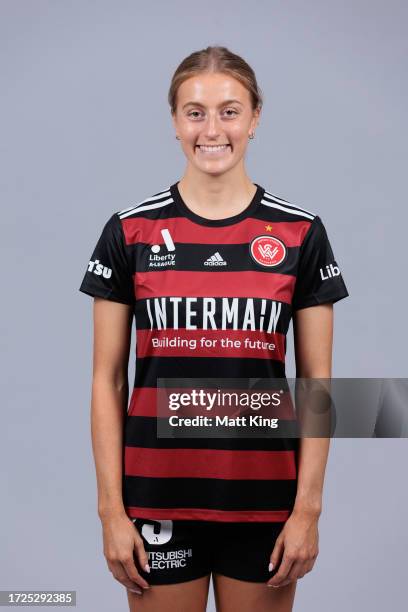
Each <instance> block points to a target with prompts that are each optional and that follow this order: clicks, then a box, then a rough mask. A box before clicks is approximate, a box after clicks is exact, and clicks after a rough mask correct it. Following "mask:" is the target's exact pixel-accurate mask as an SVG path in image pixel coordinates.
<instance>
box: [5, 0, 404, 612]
mask: <svg viewBox="0 0 408 612" xmlns="http://www.w3.org/2000/svg"><path fill="white" fill-rule="evenodd" d="M0 11H1V14H0V24H1V25H0V48H1V54H0V62H1V90H2V95H1V105H2V106H1V120H2V128H1V139H0V143H1V144H0V167H1V201H2V215H1V221H2V239H1V262H2V316H1V338H2V344H3V353H2V364H1V376H2V383H1V385H2V386H1V394H2V411H1V419H2V423H1V434H2V436H1V445H0V453H1V454H0V460H1V465H2V473H1V484H2V492H3V496H2V502H1V506H0V512H1V514H0V518H1V521H0V535H1V542H2V545H1V547H0V563H1V571H0V588H2V589H25V590H27V589H76V590H77V597H78V606H77V607H78V609H79V610H81V612H88V611H90V610H98V612H108V611H109V612H111V611H112V610H127V600H126V595H125V591H124V589H123V587H121V586H120V585H119V584H118V583H117V582H116V581H115V580H114V579H113V578H112V576H111V574H110V573H109V571H108V569H107V566H106V562H105V559H104V557H103V552H102V537H101V536H102V533H101V528H100V523H99V519H98V517H97V513H96V485H95V476H94V466H93V459H92V454H91V444H90V431H89V399H90V384H91V359H92V319H91V314H92V299H91V298H89V297H87V296H85V295H83V294H81V293H79V291H78V286H79V283H80V281H81V279H82V276H83V274H84V271H85V268H86V265H87V262H88V259H89V255H90V254H91V251H92V249H93V246H94V244H95V242H96V239H97V237H98V236H99V233H100V231H101V229H102V227H103V225H104V223H105V222H106V220H107V219H108V217H109V216H110V215H111V214H112V213H113V212H114V211H116V210H120V209H122V208H125V207H127V206H129V205H131V204H133V203H136V202H138V201H140V200H142V199H144V198H145V197H147V196H150V195H151V194H153V193H155V192H157V191H158V190H160V189H161V188H164V187H166V186H167V185H168V184H169V183H170V182H174V181H175V180H177V179H179V178H181V175H182V173H183V170H184V164H185V159H184V156H183V154H182V152H181V149H180V146H179V143H178V142H177V141H176V140H175V137H174V131H173V127H172V124H171V120H170V114H169V109H168V106H167V99H166V96H167V91H168V86H169V83H170V79H171V75H172V73H173V71H174V70H175V68H176V67H177V65H178V63H179V62H180V61H181V60H182V59H183V58H184V57H185V56H186V55H188V54H189V53H191V52H192V51H194V50H198V49H201V48H203V47H205V46H207V45H209V44H222V45H225V46H227V47H229V48H230V49H231V50H233V51H235V52H237V53H239V54H241V55H242V56H243V57H244V58H245V59H246V60H247V61H248V62H249V63H250V64H251V65H252V66H253V68H254V70H255V72H256V74H257V77H258V80H259V83H260V86H261V88H262V90H263V92H264V96H265V105H264V109H263V116H262V119H261V123H260V126H259V128H258V130H257V133H256V138H255V140H254V141H252V142H250V144H249V152H248V157H247V169H248V173H249V175H250V176H251V178H252V179H253V181H255V182H258V183H260V184H262V185H263V186H264V187H266V188H267V189H268V190H270V191H272V192H273V193H275V194H277V195H279V196H281V197H283V198H285V199H288V200H289V201H292V202H294V203H297V204H298V205H300V206H303V207H305V208H309V209H311V210H312V211H314V212H316V213H318V214H319V215H320V216H321V217H322V219H323V221H324V223H325V225H326V227H327V230H328V233H329V237H330V240H331V243H332V246H333V249H334V252H335V255H336V257H337V259H338V262H339V265H340V266H341V268H342V271H343V275H344V278H345V281H346V284H347V286H348V289H349V291H350V294H351V297H350V298H347V299H346V300H343V301H341V302H340V303H339V304H337V305H336V306H335V343H334V367H333V375H334V376H344V377H348V376H350V377H358V376H359V377H376V376H380V377H387V376H389V377H405V376H407V358H406V346H407V325H406V318H405V317H406V315H405V312H406V302H407V285H406V278H407V274H406V234H407V229H406V228H407V222H408V217H407V209H406V174H405V176H404V174H403V171H404V170H405V172H406V165H407V145H406V143H407V129H406V108H407V83H406V74H407V37H406V23H407V17H408V10H407V5H406V4H405V5H404V2H402V1H401V2H397V1H395V0H388V1H385V0H383V1H382V2H379V1H373V0H367V1H362V0H352V1H351V0H347V1H343V2H333V1H327V0H325V1H323V0H317V1H316V0H315V1H312V2H303V1H301V0H295V1H291V2H284V1H271V0H268V1H263V0H258V2H255V3H249V2H244V1H243V0H239V1H238V0H235V1H233V2H231V1H229V0H226V1H225V2H218V1H217V2H215V1H214V2H208V1H207V2H205V3H190V2H187V1H185V2H183V1H173V2H166V1H162V2H157V1H156V2H154V1H153V2H135V1H134V2H131V1H119V2H117V1H116V2H113V0H112V1H111V2H108V1H98V2H97V1H90V0H81V1H80V0H72V1H63V0H53V1H45V0H36V1H34V0H19V1H17V2H16V1H15V0H7V1H4V0H2V1H1V2H0ZM133 351H134V344H133V345H132V361H131V366H130V369H129V380H130V381H132V380H133V374H134V365H133ZM288 376H294V368H293V348H292V336H291V335H290V336H289V338H288ZM406 461H407V441H406V440H370V439H368V440H367V439H366V440H348V439H346V440H339V439H337V440H334V441H333V442H332V447H331V453H330V457H329V463H328V468H327V473H326V484H325V492H324V510H323V515H322V517H321V520H320V555H319V557H318V559H317V562H316V564H315V567H314V569H313V571H312V572H311V573H309V574H307V575H306V576H305V577H304V578H303V579H302V580H300V581H299V584H298V589H297V595H296V603H295V608H294V609H295V610H298V611H299V612H300V611H301V610H312V609H313V610H316V611H318V610H322V611H325V610H327V609H328V607H329V606H330V609H331V610H333V612H343V610H345V609H347V610H351V611H354V610H355V611H361V610H364V611H365V610H367V611H368V610H370V611H371V612H377V611H381V612H383V610H384V609H387V608H388V606H389V600H390V597H391V596H392V599H393V606H392V607H393V610H395V611H396V612H398V611H399V610H403V609H405V605H404V604H405V601H404V599H405V597H404V595H405V586H406V585H405V582H404V578H405V576H404V574H403V567H405V566H406V546H405V543H406V536H407V533H406V512H407V492H406V487H405V488H404V487H403V486H402V484H403V482H404V481H406V467H405V466H406ZM404 540H405V542H404ZM208 609H209V610H213V609H214V601H213V597H212V595H210V599H209V606H208Z"/></svg>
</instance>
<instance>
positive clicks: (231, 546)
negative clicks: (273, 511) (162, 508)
mask: <svg viewBox="0 0 408 612" xmlns="http://www.w3.org/2000/svg"><path fill="white" fill-rule="evenodd" d="M132 520H133V522H134V524H135V526H136V528H137V530H138V532H139V534H140V535H141V537H142V539H143V544H144V548H145V551H146V554H147V556H148V560H149V566H150V573H148V572H146V571H144V569H143V568H141V567H140V564H139V562H138V559H137V556H136V553H135V554H134V559H135V563H136V567H137V569H138V571H139V573H140V575H141V576H143V578H145V579H146V580H147V582H148V583H149V584H151V585H155V584H174V583H178V582H185V581H187V580H194V579H195V578H201V577H202V576H207V575H208V574H210V573H211V572H214V573H219V574H223V575H224V576H229V577H231V578H236V579H238V580H248V581H250V582H266V581H267V580H268V579H269V578H272V576H274V575H275V573H276V572H277V570H278V569H279V566H277V567H274V568H273V570H272V572H270V571H269V570H268V566H269V563H270V556H271V554H272V550H273V547H274V545H275V541H276V538H277V537H278V535H279V533H280V531H281V530H282V527H283V526H284V524H285V523H277V522H260V523H259V522H242V523H241V522H239V523H227V522H221V521H202V520H168V519H165V520H153V519H141V518H134V519H132Z"/></svg>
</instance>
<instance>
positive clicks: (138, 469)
mask: <svg viewBox="0 0 408 612" xmlns="http://www.w3.org/2000/svg"><path fill="white" fill-rule="evenodd" d="M125 475H126V476H143V477H147V478H217V479H224V480H295V479H296V463H295V452H294V451H290V450H289V451H284V450H279V451H256V450H251V451H239V450H234V451H230V450H214V449H201V448H200V449H196V448H193V449H190V448H169V449H168V448H164V449H163V448H160V449H156V448H141V447H137V446H126V447H125Z"/></svg>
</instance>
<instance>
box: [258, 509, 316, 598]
mask: <svg viewBox="0 0 408 612" xmlns="http://www.w3.org/2000/svg"><path fill="white" fill-rule="evenodd" d="M318 520H319V517H318V516H317V515H316V514H315V513H313V512H306V511H305V512H302V511H296V512H293V513H292V514H291V515H290V517H289V518H288V520H287V521H286V523H285V525H284V527H283V529H282V531H281V532H280V534H279V536H278V537H277V539H276V542H275V546H274V548H273V551H272V554H271V559H270V560H271V563H272V564H273V567H274V568H275V567H276V566H277V565H278V563H279V560H280V559H281V558H282V554H283V559H282V562H281V564H280V567H279V570H278V571H277V572H276V574H275V575H274V577H273V578H271V579H270V580H268V582H267V583H266V584H267V585H268V586H272V587H281V586H285V585H286V584H289V583H290V582H292V581H294V580H297V579H298V578H303V576H304V575H305V574H307V572H310V570H311V569H312V567H313V565H314V563H315V560H316V557H317V555H318V553H319V549H318V542H319V532H318V528H317V522H318Z"/></svg>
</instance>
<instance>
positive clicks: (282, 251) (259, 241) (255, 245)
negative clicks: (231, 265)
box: [249, 236, 287, 268]
mask: <svg viewBox="0 0 408 612" xmlns="http://www.w3.org/2000/svg"><path fill="white" fill-rule="evenodd" d="M249 252H250V254H251V257H252V259H253V260H254V261H256V263H258V264H260V265H261V266H265V267H266V268H274V267H276V266H279V265H280V264H281V263H283V262H284V261H285V259H286V255H287V249H286V246H285V245H284V244H283V242H282V240H279V238H276V237H275V236H257V237H256V238H254V239H253V240H252V242H251V244H250V245H249Z"/></svg>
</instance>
